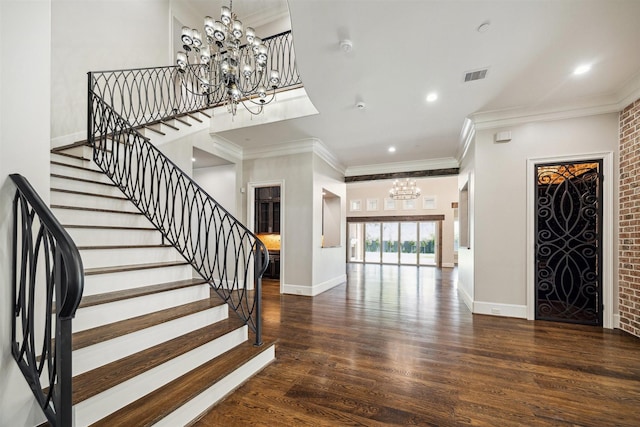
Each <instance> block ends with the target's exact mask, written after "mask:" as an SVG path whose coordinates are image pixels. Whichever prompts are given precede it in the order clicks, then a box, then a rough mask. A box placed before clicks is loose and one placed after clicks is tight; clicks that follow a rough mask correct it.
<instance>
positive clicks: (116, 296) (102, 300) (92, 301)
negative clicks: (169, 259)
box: [78, 279, 207, 308]
mask: <svg viewBox="0 0 640 427" xmlns="http://www.w3.org/2000/svg"><path fill="white" fill-rule="evenodd" d="M204 283H207V281H206V280H204V279H186V280H176V281H174V282H167V283H159V284H157V285H149V286H141V287H139V288H133V289H125V290H122V291H114V292H108V293H104V294H96V295H87V296H85V297H83V298H82V301H81V302H80V305H79V306H78V308H83V307H91V306H94V305H99V304H106V303H110V302H115V301H121V300H125V299H129V298H137V297H141V296H145V295H151V294H156V293H160V292H166V291H173V290H175V289H182V288H186V287H189V286H197V285H202V284H204Z"/></svg>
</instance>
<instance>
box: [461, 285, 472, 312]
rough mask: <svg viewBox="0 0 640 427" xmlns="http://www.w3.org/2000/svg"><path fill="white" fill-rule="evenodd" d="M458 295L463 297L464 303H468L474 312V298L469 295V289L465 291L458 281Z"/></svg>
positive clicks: (468, 306)
mask: <svg viewBox="0 0 640 427" xmlns="http://www.w3.org/2000/svg"><path fill="white" fill-rule="evenodd" d="M458 295H460V296H461V297H462V301H463V302H464V305H466V306H467V308H468V309H469V311H470V312H471V313H473V298H471V295H469V294H468V293H467V291H465V290H464V288H463V287H462V286H460V283H458Z"/></svg>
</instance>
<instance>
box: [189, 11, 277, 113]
mask: <svg viewBox="0 0 640 427" xmlns="http://www.w3.org/2000/svg"><path fill="white" fill-rule="evenodd" d="M232 7H233V0H231V2H230V3H229V7H226V6H222V11H221V13H220V20H219V21H215V20H214V19H213V18H212V17H210V16H205V18H204V33H203V34H201V33H200V32H199V31H198V30H196V29H191V28H189V27H182V36H181V40H182V43H183V44H184V45H183V48H184V51H180V52H178V54H177V63H178V70H179V71H180V72H182V73H191V74H192V76H193V77H195V78H196V79H197V81H198V82H199V84H200V86H201V88H202V93H200V94H199V95H204V96H210V95H211V94H214V93H216V92H218V91H223V95H222V98H223V103H224V104H226V105H227V109H228V111H229V112H230V113H231V114H232V115H233V116H235V115H236V112H237V107H238V104H242V105H243V106H244V107H245V108H246V109H247V111H249V112H250V113H251V114H260V113H261V112H262V110H263V107H264V105H265V104H268V103H270V102H271V101H273V100H274V99H275V91H276V89H277V87H278V84H279V83H280V73H278V71H277V70H270V72H269V75H268V76H267V69H266V67H267V58H268V56H267V53H268V49H267V46H266V45H265V44H264V43H263V41H262V39H260V38H259V37H257V36H256V34H255V30H254V29H253V28H251V27H247V28H244V27H243V25H242V22H240V21H239V20H238V19H237V16H236V14H235V13H234V12H233V10H232ZM203 35H204V37H205V39H204V40H203V39H202V37H203ZM243 36H244V37H245V40H246V44H244V45H243V44H242V37H243ZM192 53H193V58H192V57H191V54H192ZM267 86H268V87H269V89H270V91H271V94H270V96H269V93H268V91H269V89H267Z"/></svg>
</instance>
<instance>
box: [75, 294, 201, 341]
mask: <svg viewBox="0 0 640 427" xmlns="http://www.w3.org/2000/svg"><path fill="white" fill-rule="evenodd" d="M209 295H210V291H209V285H208V284H206V283H205V284H202V285H199V286H189V287H186V288H182V289H175V290H172V291H167V292H161V293H157V294H152V295H145V296H141V297H137V298H129V299H126V300H122V301H114V302H111V303H108V304H99V305H94V306H91V307H83V308H80V309H79V310H78V311H77V312H76V317H75V319H74V320H73V323H72V325H73V326H72V329H73V332H74V333H75V332H79V331H84V330H87V329H91V328H95V327H97V326H102V325H106V324H108V323H114V322H119V321H121V320H125V319H130V318H132V317H136V316H142V315H143V314H149V313H153V312H155V311H160V310H164V309H167V308H171V307H176V306H178V305H182V304H188V303H190V302H195V301H199V300H202V299H207V298H209Z"/></svg>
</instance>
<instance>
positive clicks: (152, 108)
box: [89, 31, 302, 127]
mask: <svg viewBox="0 0 640 427" xmlns="http://www.w3.org/2000/svg"><path fill="white" fill-rule="evenodd" d="M263 42H264V44H265V45H266V46H267V48H268V49H269V53H268V59H267V65H266V67H265V68H266V69H267V70H270V69H277V70H278V71H279V72H280V85H279V89H278V90H288V89H292V88H295V87H298V86H301V85H302V81H301V80H300V75H299V74H298V69H297V67H296V65H295V53H294V50H293V38H292V35H291V31H287V32H284V33H281V34H277V35H275V36H272V37H268V38H265V39H263ZM189 67H191V68H192V69H194V72H188V73H181V72H179V71H178V67H177V66H171V67H151V68H139V69H133V70H116V71H96V72H92V73H91V78H90V79H89V92H93V93H94V94H95V95H97V96H98V97H100V98H101V99H103V100H104V101H105V102H106V103H107V104H108V105H110V106H111V107H112V108H113V109H114V110H115V111H116V112H117V113H118V114H119V115H120V117H122V118H123V119H125V120H126V121H127V122H128V123H129V124H131V125H132V126H133V127H138V126H142V125H145V124H151V123H158V122H160V121H163V120H169V119H171V118H173V117H175V116H176V115H182V114H186V113H192V112H195V111H199V110H203V109H207V108H211V107H215V106H217V105H220V104H222V103H223V101H224V98H225V95H226V94H225V88H223V87H221V88H219V89H218V90H217V91H216V92H212V93H208V94H206V95H198V94H200V93H202V87H201V84H200V81H198V80H197V77H196V76H197V75H199V73H198V69H199V68H201V67H202V66H200V65H190V66H189ZM268 77H269V76H268V73H266V74H265V75H264V76H263V79H265V80H266V79H268ZM264 85H265V86H267V87H268V85H267V83H266V81H265V82H264Z"/></svg>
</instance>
